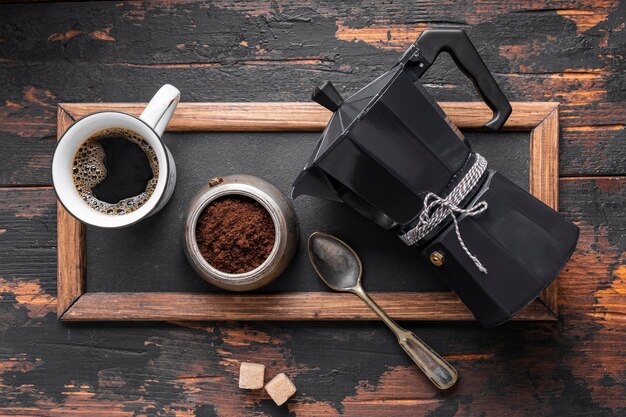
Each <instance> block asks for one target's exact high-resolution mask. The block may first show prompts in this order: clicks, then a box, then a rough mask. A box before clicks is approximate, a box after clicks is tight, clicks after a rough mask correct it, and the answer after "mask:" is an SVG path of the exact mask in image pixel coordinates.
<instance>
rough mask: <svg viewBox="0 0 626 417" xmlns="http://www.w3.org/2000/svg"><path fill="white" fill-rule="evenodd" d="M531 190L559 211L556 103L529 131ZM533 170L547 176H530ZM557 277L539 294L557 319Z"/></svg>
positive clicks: (557, 109)
mask: <svg viewBox="0 0 626 417" xmlns="http://www.w3.org/2000/svg"><path fill="white" fill-rule="evenodd" d="M530 136H531V137H530V153H531V161H532V163H531V165H530V178H531V182H530V190H529V191H530V192H531V194H533V195H534V196H536V197H537V198H538V199H539V200H541V201H543V202H544V203H545V204H546V205H548V206H549V207H552V208H553V209H554V210H557V211H558V210H559V104H558V103H557V105H556V106H555V107H554V109H553V110H552V111H550V112H549V113H548V114H547V116H546V117H545V118H544V119H543V120H542V121H541V123H539V124H538V125H537V127H535V128H534V129H533V130H532V131H531V133H530ZM535 172H542V173H544V174H545V173H548V175H533V174H534V173H535ZM558 292H559V280H558V278H557V279H555V280H554V281H552V283H551V284H550V285H548V286H547V287H546V289H545V290H543V292H542V293H541V295H540V296H539V300H541V301H542V302H543V303H544V304H545V305H546V308H547V309H548V310H550V312H551V313H552V314H553V315H554V318H555V320H556V319H558V313H559V311H558V309H559V307H558V305H559V304H558Z"/></svg>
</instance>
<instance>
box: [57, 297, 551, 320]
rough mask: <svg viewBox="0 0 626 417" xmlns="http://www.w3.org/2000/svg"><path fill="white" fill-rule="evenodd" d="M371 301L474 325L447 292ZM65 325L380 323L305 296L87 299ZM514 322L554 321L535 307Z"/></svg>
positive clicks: (351, 306)
mask: <svg viewBox="0 0 626 417" xmlns="http://www.w3.org/2000/svg"><path fill="white" fill-rule="evenodd" d="M370 295H371V296H372V298H373V299H374V300H375V301H376V302H377V303H378V304H379V305H380V307H382V308H383V309H384V310H385V311H386V312H387V313H388V314H389V316H391V317H392V318H394V319H396V320H411V321H415V320H420V321H442V320H460V321H473V320H475V319H474V316H472V314H471V313H470V312H469V311H468V310H467V308H466V307H465V306H464V305H463V303H461V302H460V301H459V299H458V297H457V296H456V295H455V294H453V293H450V292H426V293H414V292H413V293H403V292H393V293H376V292H373V293H371V294H370ZM62 319H63V320H65V321H138V320H140V321H143V320H147V321H158V320H160V321H181V320H182V321H189V320H196V321H197V320H203V321H207V320H208V321H224V320H237V321H294V320H295V321H311V320H380V319H379V317H378V316H377V315H375V314H374V313H373V312H372V311H371V310H370V309H369V308H368V307H367V305H366V304H364V303H363V301H361V300H360V299H358V298H357V297H356V296H354V295H352V294H337V293H332V292H303V293H285V294H263V295H250V294H247V295H237V294H228V295H225V294H210V293H206V294H194V293H164V292H159V293H146V292H144V293H119V292H118V293H85V294H83V295H82V296H81V297H80V298H79V299H78V300H77V301H76V302H75V303H74V305H73V306H72V307H71V308H70V309H69V310H68V311H67V312H65V314H64V315H63V317H62ZM515 319H516V320H555V316H554V315H553V314H552V312H551V311H550V310H548V309H546V307H545V305H544V304H543V303H541V302H539V301H535V302H533V303H532V304H531V305H530V306H528V307H527V308H526V309H525V310H524V311H523V312H521V313H520V314H519V315H518V316H516V318H515Z"/></svg>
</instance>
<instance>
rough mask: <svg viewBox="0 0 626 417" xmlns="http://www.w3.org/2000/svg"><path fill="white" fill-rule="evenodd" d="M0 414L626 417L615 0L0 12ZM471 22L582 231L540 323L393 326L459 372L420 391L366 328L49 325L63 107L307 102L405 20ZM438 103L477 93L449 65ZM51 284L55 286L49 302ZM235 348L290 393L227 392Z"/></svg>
mask: <svg viewBox="0 0 626 417" xmlns="http://www.w3.org/2000/svg"><path fill="white" fill-rule="evenodd" d="M0 13H1V15H0V16H2V17H0V68H1V70H0V80H1V81H2V83H1V85H2V93H0V94H1V97H2V101H1V102H0V140H1V141H2V144H3V150H2V152H0V186H1V188H0V415H28V416H30V415H37V416H82V415H91V416H133V415H141V416H144V415H151V416H193V415H196V416H239V415H254V416H264V415H288V414H289V415H301V416H307V415H309V416H320V415H326V416H334V415H341V414H345V415H371V416H380V415H394V416H397V415H406V416H416V415H433V416H477V415H486V416H501V415H508V416H528V415H553V416H570V415H576V416H609V415H615V416H619V415H624V414H625V413H626V359H625V356H624V351H626V320H625V317H626V300H625V298H626V266H625V265H626V262H625V256H624V249H625V248H626V207H625V201H626V176H624V175H625V174H626V142H625V139H626V131H625V130H624V125H625V123H626V117H625V114H626V104H625V100H624V99H625V96H626V93H625V89H624V73H625V70H626V68H625V65H624V56H623V55H624V50H625V49H626V48H625V44H626V31H625V30H624V29H625V28H624V16H625V13H626V6H625V5H624V3H623V2H619V1H610V0H608V1H603V0H593V1H580V0H568V1H558V0H557V1H553V2H550V3H545V4H544V3H543V2H540V1H533V2H500V1H495V0H493V1H489V0H487V1H470V0H466V1H460V2H452V1H449V0H444V1H442V2H425V1H423V2H422V1H417V2H416V1H411V2H408V1H407V2H394V3H386V2H385V3H381V2H374V1H364V2H361V3H358V4H357V3H353V2H349V3H348V2H346V3H340V2H336V3H333V2H330V3H329V2H321V1H313V0H310V1H297V2H296V1H288V2H259V3H252V2H244V1H234V2H233V1H228V2H226V1H219V2H211V3H210V2H205V1H191V0H189V1H172V2H165V3H152V2H145V3H144V2H123V1H118V2H85V3H82V2H81V3H73V2H67V3H50V2H41V3H38V2H28V3H25V4H3V5H0ZM442 26H453V27H461V28H464V29H466V30H467V31H468V34H469V36H470V37H471V38H472V40H473V41H474V42H475V44H476V45H477V48H478V50H479V51H480V52H481V54H482V55H483V57H484V58H485V61H486V62H487V65H488V66H489V68H490V69H491V70H492V71H493V72H494V74H495V76H496V78H497V80H498V82H499V83H500V84H501V85H502V87H503V90H504V91H505V93H506V94H507V96H508V97H509V98H510V99H511V100H514V101H550V100H554V101H558V102H560V103H561V107H560V120H559V123H560V132H561V142H560V150H561V151H560V164H559V174H560V176H561V179H560V198H559V202H560V209H561V211H562V212H563V213H565V215H566V216H568V217H569V218H570V219H572V220H573V221H574V222H576V224H577V225H578V226H579V227H580V228H581V239H580V243H579V245H578V248H577V251H576V253H575V254H574V256H573V258H572V261H571V263H570V264H569V265H568V266H567V279H564V280H562V282H561V284H560V289H559V313H560V320H559V321H558V322H545V323H525V322H513V323H508V324H505V325H503V326H501V327H498V328H496V329H490V330H484V329H481V328H480V327H479V326H477V325H476V324H469V323H444V324H442V323H431V324H428V323H424V324H411V325H410V326H409V327H410V328H411V330H413V331H415V333H416V334H418V335H419V336H421V337H423V338H424V339H425V340H427V341H428V342H429V343H430V344H431V345H432V346H433V348H434V349H436V350H438V351H439V352H440V353H442V354H443V355H444V356H445V357H446V359H448V360H449V361H450V362H451V363H453V364H454V365H455V366H456V367H457V368H458V369H459V371H460V374H461V380H460V382H459V383H458V385H457V387H456V388H455V389H453V390H452V391H451V392H447V393H440V392H436V391H435V389H433V388H432V387H431V386H430V384H429V383H428V382H427V381H426V380H425V378H424V377H422V376H421V375H420V374H419V373H418V372H417V371H416V370H415V367H414V366H413V365H411V363H410V360H409V359H408V358H407V357H406V356H405V355H404V354H403V353H402V352H401V350H400V349H399V348H398V346H397V345H396V344H395V343H394V341H393V340H392V339H391V338H390V335H389V333H388V331H387V330H386V329H385V328H383V326H382V325H381V324H378V323H373V322H362V323H298V322H294V323H246V324H244V323H240V322H231V323H222V324H216V323H210V322H208V323H204V322H202V323H191V322H176V323H149V324H145V325H142V324H114V323H98V324H92V323H85V324H83V323H69V324H68V323H61V322H58V321H57V319H56V305H57V302H58V301H60V302H63V300H62V299H61V298H60V297H62V295H57V293H56V238H57V236H56V228H55V224H56V201H55V197H54V192H53V191H52V189H51V188H50V159H51V155H52V151H53V149H54V143H55V140H56V105H57V103H61V102H98V101H103V102H105V101H106V102H115V101H117V102H123V101H127V102H132V101H145V100H147V99H148V98H150V96H151V95H152V94H153V93H154V91H155V90H156V89H157V88H158V86H159V85H161V84H163V83H165V82H170V83H172V84H174V85H176V86H177V87H178V88H179V89H180V90H181V91H182V94H183V97H184V100H185V101H241V102H245V101H306V100H308V95H309V92H310V90H311V86H312V85H313V84H316V83H319V82H321V81H324V80H326V79H330V80H332V81H333V83H334V84H335V85H337V86H338V87H339V88H340V90H341V91H343V92H353V91H355V90H356V89H357V88H358V87H360V86H362V85H363V84H364V83H366V82H367V81H369V80H371V79H373V78H374V77H375V76H376V75H377V74H380V73H381V72H382V71H384V70H385V69H386V68H388V67H389V66H390V65H391V64H392V63H393V62H394V61H395V60H396V59H397V57H398V54H399V53H400V52H401V51H402V50H403V49H404V48H405V46H406V45H407V43H409V42H411V41H413V40H414V39H415V38H416V37H417V36H418V35H419V33H420V32H421V31H422V30H423V29H425V28H429V27H442ZM425 84H426V86H427V88H429V90H430V91H431V92H432V94H433V95H434V96H435V97H436V98H437V99H438V100H447V101H464V100H471V99H473V98H475V99H477V97H476V95H475V93H474V92H473V90H472V87H471V83H469V82H468V81H467V80H466V79H465V78H464V77H463V76H462V75H461V74H460V72H459V71H457V70H456V69H454V67H453V65H452V63H451V60H450V59H448V58H447V57H446V58H445V59H442V60H441V62H438V63H436V64H435V65H434V66H433V68H431V70H430V71H429V73H428V74H427V75H426V77H425ZM58 297H59V298H58ZM241 360H249V361H257V362H262V363H265V365H266V366H267V374H268V376H269V375H272V376H273V375H275V374H277V373H279V372H283V371H285V372H287V373H288V374H289V375H290V376H292V377H293V378H294V380H295V382H296V385H297V386H298V388H299V391H298V393H297V394H296V397H295V399H293V400H291V401H290V402H289V403H288V404H287V405H286V406H283V407H282V408H277V407H275V406H273V405H272V403H271V402H270V401H269V400H268V397H267V396H266V395H264V394H263V393H242V392H241V391H239V390H238V389H237V383H236V375H237V370H238V363H239V361H241Z"/></svg>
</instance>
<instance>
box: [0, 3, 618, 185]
mask: <svg viewBox="0 0 626 417" xmlns="http://www.w3.org/2000/svg"><path fill="white" fill-rule="evenodd" d="M509 3H511V4H509ZM509 3H503V4H496V3H491V2H489V3H487V4H486V5H483V4H482V3H481V5H480V6H478V5H476V4H474V3H473V2H464V3H461V4H460V5H455V6H450V7H445V6H442V5H436V6H432V5H430V4H428V3H415V4H411V5H405V6H403V7H391V8H378V7H374V6H373V4H369V3H362V4H361V5H359V7H347V6H346V5H341V4H338V5H334V6H332V7H329V6H327V5H320V4H317V3H316V2H314V1H312V2H310V3H309V6H308V7H307V6H306V4H305V5H303V4H301V3H300V2H285V3H284V4H281V6H280V7H270V6H267V5H263V4H261V5H259V4H254V3H252V4H247V3H245V4H244V3H240V2H234V3H230V2H218V3H212V4H206V3H204V2H180V3H177V4H176V6H175V7H173V6H171V5H169V4H160V3H159V4H149V3H141V2H122V3H115V2H101V3H91V4H80V3H78V4H69V3H57V4H40V5H3V6H0V7H2V9H1V10H2V12H3V13H4V14H5V15H7V16H9V15H10V16H11V21H12V25H6V26H2V27H0V38H2V39H3V40H4V41H3V42H2V43H1V44H0V48H1V49H0V58H1V59H0V66H1V67H2V69H3V70H2V71H0V81H2V85H3V86H4V87H5V89H4V92H3V98H4V105H2V106H0V134H1V136H0V140H2V143H3V145H4V149H5V150H6V152H3V153H0V185H1V184H7V185H9V184H47V183H50V172H49V163H50V157H51V154H52V149H53V147H54V121H53V116H54V106H55V104H56V103H57V102H92V101H109V102H112V101H142V100H147V99H148V98H149V97H150V95H151V94H152V93H153V92H154V91H155V90H156V89H157V88H158V86H159V85H160V84H162V83H164V82H171V83H173V84H175V85H176V86H177V87H179V88H180V89H181V91H182V93H183V99H184V100H186V101H307V100H308V99H309V94H310V91H311V88H312V86H313V85H315V84H318V83H320V82H322V81H324V80H326V79H331V80H332V81H333V82H334V83H335V84H336V85H337V86H338V87H339V88H340V90H341V91H342V92H344V93H350V92H354V91H356V90H357V89H358V88H360V87H361V86H363V85H364V84H365V83H366V82H368V81H370V80H372V79H373V78H374V77H375V76H377V75H378V74H380V73H381V72H382V71H384V70H385V69H386V68H388V67H389V66H390V65H392V63H393V62H394V61H395V60H396V59H397V57H398V53H399V52H398V50H397V49H402V48H403V47H404V46H405V45H407V44H408V43H409V42H410V41H412V40H413V38H414V37H415V36H417V35H418V34H419V33H420V32H421V30H422V29H423V28H425V27H433V26H434V27H437V26H442V25H450V24H452V25H453V26H457V27H463V28H465V29H467V30H468V32H469V34H470V37H471V38H472V39H473V41H474V42H475V43H476V45H477V47H478V49H479V50H480V51H481V53H482V55H483V57H484V58H485V60H486V62H487V64H488V66H489V67H490V69H491V70H492V71H494V73H495V76H496V79H497V80H498V81H499V82H500V83H501V84H502V86H503V89H504V91H505V93H506V94H507V95H508V97H509V98H510V99H511V100H514V101H546V100H548V101H560V102H562V103H563V106H562V109H561V110H562V115H563V118H564V120H563V121H562V125H563V129H562V141H561V150H562V154H561V164H560V165H561V171H560V172H561V175H566V176H574V175H619V174H620V173H621V172H622V171H623V167H624V161H625V160H626V151H625V150H624V149H625V146H624V145H622V144H623V142H624V141H623V137H624V136H623V135H624V134H626V133H623V132H622V133H621V136H619V137H618V136H616V135H618V134H619V133H620V131H621V130H622V129H623V127H624V125H625V124H626V120H625V116H624V115H625V114H626V112H625V111H624V102H625V101H624V93H623V91H624V89H623V80H622V78H623V77H621V74H622V72H623V71H621V60H620V56H621V46H622V45H623V42H624V41H623V39H624V37H625V36H626V35H625V32H624V31H622V30H620V24H621V23H622V22H621V21H620V19H619V13H617V12H615V11H614V10H615V9H616V8H617V5H616V4H614V3H611V2H606V3H604V2H601V4H598V2H596V3H594V4H593V5H591V4H582V5H579V4H578V3H576V2H574V3H569V2H563V3H559V2H557V3H555V4H550V5H549V6H548V5H545V4H543V3H536V4H535V3H530V4H517V3H514V2H509ZM383 9H388V10H383ZM31 10H37V11H38V12H37V14H36V18H32V15H31V13H30V11H31ZM444 15H445V16H447V18H443V17H442V16H444ZM44 16H45V17H44ZM418 16H419V17H418ZM112 22H115V24H113V23H112ZM14 27H20V28H23V30H24V33H29V35H30V36H25V37H24V36H16V35H15V34H14V32H13V31H12V28H14ZM529 27H532V28H533V30H531V31H528V28H529ZM145 28H149V29H148V30H146V29H145ZM147 33H150V34H151V36H154V37H158V38H159V39H160V41H159V42H160V43H159V50H158V53H155V52H154V51H153V49H152V48H153V47H154V45H153V43H152V37H151V36H147V35H146V34H147ZM312 40H314V41H312ZM424 81H425V83H426V85H427V86H429V87H430V91H431V92H432V94H433V95H434V96H435V98H437V99H438V100H445V101H451V100H456V101H458V100H470V99H472V98H475V99H477V97H476V95H475V93H474V92H473V87H472V86H471V83H469V82H468V81H467V80H466V79H465V78H464V77H463V76H462V74H461V73H460V71H458V70H456V69H455V68H453V66H452V63H451V60H450V59H448V58H447V57H443V58H442V62H441V63H436V64H435V67H433V68H432V69H431V70H430V71H429V72H428V73H427V74H426V77H425V80H424ZM70 85H71V86H72V87H71V88H68V86H70ZM260 86H261V87H260Z"/></svg>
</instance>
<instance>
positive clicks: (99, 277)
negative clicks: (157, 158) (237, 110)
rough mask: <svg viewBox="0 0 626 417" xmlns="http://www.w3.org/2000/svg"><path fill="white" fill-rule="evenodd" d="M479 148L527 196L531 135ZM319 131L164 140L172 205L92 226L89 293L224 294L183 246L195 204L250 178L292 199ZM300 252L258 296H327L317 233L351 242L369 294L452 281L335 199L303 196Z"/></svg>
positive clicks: (481, 138) (488, 141) (473, 137)
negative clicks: (208, 191) (137, 218)
mask: <svg viewBox="0 0 626 417" xmlns="http://www.w3.org/2000/svg"><path fill="white" fill-rule="evenodd" d="M466 137H467V139H468V140H469V141H470V143H471V144H472V147H473V149H474V150H475V151H477V152H478V153H480V154H481V155H483V156H485V157H486V158H487V160H488V161H489V164H490V167H491V168H494V169H496V170H498V171H500V172H501V173H503V174H504V175H506V176H507V177H509V178H510V179H511V180H513V181H514V182H516V183H517V184H518V185H520V186H521V187H523V188H525V189H528V175H529V136H528V133H495V134H494V133H478V132H469V133H466ZM318 138H319V134H318V133H295V132H294V133H274V132H272V133H262V132H253V133H226V132H211V133H202V132H193V133H168V134H166V135H165V137H164V142H165V143H166V145H167V146H168V148H169V149H170V151H171V152H172V154H173V156H174V159H175V160H176V163H177V173H178V180H177V184H176V190H175V192H174V195H173V197H172V199H171V200H170V202H169V203H168V205H167V206H166V207H165V208H164V209H163V210H162V211H161V212H159V213H157V214H156V215H154V216H152V217H151V218H149V219H146V220H144V221H143V222H141V223H139V224H137V225H135V226H132V227H129V228H125V229H119V230H103V229H98V228H94V227H88V228H87V279H86V281H87V291H88V292H99V291H103V292H139V291H142V292H151V291H154V292H159V291H180V292H209V291H222V290H220V289H218V288H215V287H213V286H212V285H210V284H208V283H206V282H205V281H204V280H203V279H202V278H200V277H199V276H198V275H196V273H195V272H194V271H193V270H192V269H191V267H190V266H189V264H188V263H187V259H186V258H185V255H184V254H183V250H182V244H181V227H182V221H183V220H182V219H183V216H184V213H185V211H186V206H187V204H188V201H189V199H190V198H191V197H192V196H193V195H194V194H195V193H196V192H197V191H198V189H200V187H202V186H203V185H204V184H205V183H206V182H207V181H208V180H209V179H210V178H213V177H215V176H223V175H229V174H238V173H240V174H244V173H245V174H251V175H256V176H259V177H261V178H264V179H266V180H268V181H270V182H271V183H273V184H274V185H276V186H277V187H278V188H279V189H280V190H281V191H282V192H283V193H285V194H289V192H290V188H291V183H292V181H293V179H294V178H295V177H296V175H297V174H298V172H299V171H300V169H301V168H302V166H303V165H304V163H305V162H306V161H307V159H308V157H309V155H310V153H311V152H312V150H313V147H314V146H315V144H316V142H317V140H318ZM294 206H295V209H296V213H297V215H298V218H299V221H300V233H301V235H300V247H299V249H298V253H297V254H296V257H295V259H294V261H293V263H292V264H291V265H290V267H289V268H288V269H287V271H285V273H283V275H282V276H281V277H279V278H278V279H277V280H276V281H274V282H273V283H272V284H271V285H269V286H268V287H265V288H263V289H260V290H257V291H258V292H295V291H327V288H326V287H325V286H324V285H323V284H322V283H321V281H320V280H319V278H317V276H316V275H315V273H314V271H313V270H312V268H311V266H310V265H309V261H308V257H307V254H306V239H307V238H308V236H309V235H310V234H311V233H312V232H313V231H315V230H321V231H325V232H328V233H332V234H334V235H336V236H338V237H340V238H342V239H344V240H345V241H346V242H348V243H349V244H350V245H351V246H352V247H353V248H354V249H355V250H356V251H357V253H359V255H360V256H361V259H362V261H363V264H364V268H365V274H364V278H363V280H364V286H365V288H366V289H367V290H370V291H447V290H448V289H447V287H446V286H445V284H443V283H441V281H440V280H439V279H438V278H437V277H436V276H435V275H434V274H433V273H432V272H431V271H430V269H429V267H428V266H427V265H424V264H423V263H422V261H420V260H418V259H417V254H416V249H414V248H409V247H407V246H405V245H404V244H403V243H402V242H401V241H400V239H398V238H397V237H396V236H395V235H394V234H393V233H390V232H386V231H384V230H382V229H380V228H379V227H378V226H376V225H374V224H373V223H371V222H369V221H368V220H367V219H365V218H363V217H362V216H360V215H359V214H357V213H356V212H354V211H353V210H352V209H350V208H348V207H346V206H344V205H342V204H340V203H336V202H330V201H323V200H320V199H317V198H313V197H299V198H298V199H297V200H295V202H294Z"/></svg>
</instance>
